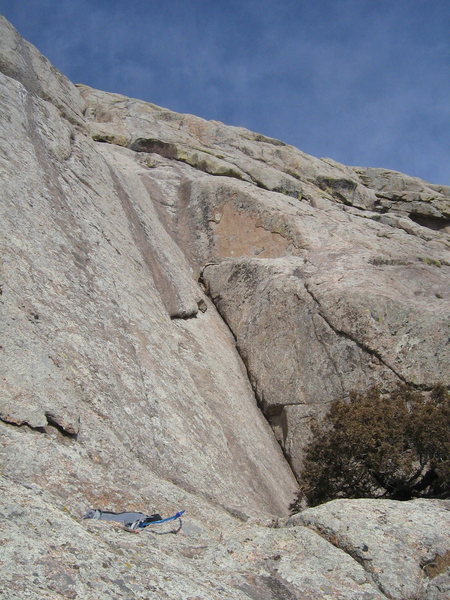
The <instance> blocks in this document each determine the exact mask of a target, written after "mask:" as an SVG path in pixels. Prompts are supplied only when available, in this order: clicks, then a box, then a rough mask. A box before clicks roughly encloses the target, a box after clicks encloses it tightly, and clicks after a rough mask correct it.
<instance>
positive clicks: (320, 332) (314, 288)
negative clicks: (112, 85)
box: [0, 18, 450, 600]
mask: <svg viewBox="0 0 450 600" xmlns="http://www.w3.org/2000/svg"><path fill="white" fill-rule="evenodd" d="M0 92H1V93H0V117H1V118H0V180H1V211H2V212H1V221H0V222H1V225H2V230H3V232H4V238H3V240H2V250H1V256H2V285H1V296H0V302H1V306H2V319H1V338H2V341H1V348H0V352H1V377H2V395H1V398H0V434H1V444H0V452H1V473H0V477H1V479H0V486H1V495H0V510H1V513H2V520H1V524H0V527H1V533H0V536H1V539H0V542H1V545H0V567H1V574H0V595H3V596H2V597H5V598H6V599H7V600H19V598H20V600H22V599H23V598H31V599H32V600H33V599H36V600H37V599H43V598H47V599H49V600H50V599H51V600H55V599H57V598H80V599H86V600H90V599H92V598H96V599H97V598H98V599H102V598H142V599H144V598H170V599H178V598H186V599H188V598H190V599H191V600H193V599H197V600H198V599H199V598H203V599H205V600H206V599H208V600H214V599H215V598H230V599H238V598H239V599H241V598H242V599H248V598H251V599H262V600H280V599H288V600H291V599H294V598H311V599H313V598H314V599H316V598H346V599H347V598H348V599H355V600H357V599H361V598H365V599H367V600H371V599H374V600H375V599H379V598H385V597H395V598H396V597H398V596H396V595H395V594H397V593H400V592H398V590H403V589H404V590H406V591H405V594H406V593H407V594H410V593H411V594H412V593H416V591H417V590H419V591H418V592H417V593H419V592H420V594H421V595H422V596H418V597H423V598H426V599H427V600H434V599H438V600H441V597H442V598H443V596H442V594H445V590H446V586H448V581H447V580H446V579H445V577H446V576H445V574H444V570H445V569H444V567H445V565H446V564H447V562H448V561H447V558H446V556H447V554H446V553H448V552H449V551H450V547H449V546H450V545H449V544H448V539H447V542H445V540H443V538H442V532H443V531H444V527H446V526H447V525H446V523H447V522H448V521H447V515H448V512H446V506H447V505H446V504H445V503H440V502H429V503H427V502H424V503H422V504H421V503H409V504H401V505H400V504H397V503H394V504H385V503H380V504H378V503H377V504H376V505H372V504H370V503H367V501H365V502H366V503H364V502H363V503H361V504H358V503H355V502H348V503H346V502H344V501H342V502H340V503H338V504H335V503H331V504H329V505H327V507H328V508H327V509H326V510H327V511H330V512H329V513H328V512H327V513H326V514H325V513H324V515H323V519H324V521H323V523H324V524H323V527H322V525H321V526H320V527H322V529H324V530H325V529H326V528H327V527H329V529H330V530H331V529H332V528H335V529H336V536H338V534H339V531H340V529H339V528H338V526H337V525H336V522H337V521H338V522H339V527H340V528H342V529H345V528H346V527H348V528H350V529H351V528H352V527H353V518H354V513H355V512H358V511H359V513H360V514H361V515H366V516H367V523H370V522H372V521H373V520H374V519H375V520H376V519H377V515H378V514H379V512H378V511H381V512H383V511H391V512H392V511H393V512H392V514H394V513H395V520H396V521H395V522H396V523H397V522H398V523H401V522H402V519H405V518H406V519H409V518H412V519H413V520H414V523H417V524H418V526H417V531H418V533H417V536H416V538H414V539H411V537H410V536H409V534H408V533H407V531H409V530H408V529H407V528H406V529H404V528H403V527H402V526H401V525H395V526H394V525H393V526H392V527H391V526H390V525H389V527H391V528H390V529H389V531H388V532H387V533H386V536H387V537H388V538H389V540H391V541H392V540H394V541H392V543H390V542H389V543H390V545H389V544H387V545H386V552H388V554H389V553H390V554H389V555H390V556H391V563H393V562H395V560H396V553H397V551H398V549H399V548H402V549H403V548H404V549H405V550H404V552H405V553H406V554H407V555H408V556H411V557H412V558H411V559H408V560H407V561H406V563H405V564H407V568H408V569H410V571H411V573H413V575H412V577H413V580H414V582H415V583H413V585H412V587H407V586H406V587H403V588H402V587H401V585H403V583H402V577H403V576H402V573H400V572H399V573H398V577H397V579H395V577H394V576H393V575H392V573H393V572H394V571H395V569H392V568H391V567H389V566H387V564H385V562H383V561H382V560H381V559H380V558H379V557H378V555H377V556H375V555H374V556H373V561H374V564H375V563H377V565H378V566H377V567H376V568H377V569H378V570H379V571H380V573H378V571H377V577H374V571H373V570H371V569H368V568H367V565H366V564H365V563H363V564H359V562H358V560H359V557H358V556H356V555H355V556H350V555H349V554H348V549H347V547H346V546H344V545H342V547H341V546H340V545H339V544H337V546H338V547H335V546H334V545H333V544H334V541H333V540H330V539H328V538H327V536H325V538H324V536H323V532H322V530H320V531H319V529H320V528H319V527H318V526H317V527H316V525H315V524H314V522H313V521H312V520H311V522H309V521H307V520H306V519H308V518H309V516H308V515H310V514H314V515H315V514H316V513H315V512H313V513H309V512H308V511H306V513H303V515H304V516H301V517H300V518H301V519H303V518H304V519H305V521H301V522H300V521H299V522H298V524H297V525H296V526H295V527H284V523H285V521H283V520H280V518H281V517H283V516H284V517H286V514H287V509H288V505H289V503H290V501H291V500H292V499H293V496H294V493H295V491H296V489H297V484H296V481H295V478H294V476H293V473H292V471H291V468H290V466H289V465H288V463H287V462H286V460H285V458H284V456H283V454H282V451H281V449H280V446H279V444H278V443H277V441H276V439H275V436H274V434H273V431H272V430H271V428H270V426H269V424H268V422H267V420H266V419H265V418H264V416H263V414H262V412H261V411H260V407H261V408H262V409H263V411H264V412H265V414H266V416H267V417H268V418H269V420H270V421H271V423H272V426H273V430H274V431H275V434H276V436H277V438H278V440H279V441H280V442H281V443H282V445H283V446H284V450H285V453H286V454H288V455H289V457H290V458H291V464H292V465H293V467H294V469H298V468H299V467H300V465H301V447H302V444H303V443H304V441H305V439H306V438H307V436H308V426H307V422H308V419H309V418H310V417H312V416H315V415H317V414H320V413H321V412H323V410H324V409H325V407H326V406H327V404H328V403H329V402H330V401H331V400H332V399H334V398H335V397H337V396H341V395H343V394H344V395H345V394H347V393H348V392H349V391H350V390H351V389H364V388H365V387H367V386H368V385H370V384H371V383H381V384H382V385H383V386H384V387H385V388H386V389H389V387H390V386H392V385H395V383H396V382H397V381H398V380H404V381H409V382H411V383H413V384H414V385H416V386H418V387H422V388H427V387H430V386H431V385H432V384H433V383H435V382H437V381H444V380H445V377H448V371H447V370H446V366H447V365H448V345H447V338H448V330H447V329H446V328H447V327H448V321H447V320H446V318H447V316H448V312H449V310H448V309H449V290H448V274H449V264H450V263H449V259H448V244H449V241H448V240H449V238H448V235H447V233H446V231H447V229H446V228H447V227H448V219H449V209H448V204H449V201H448V196H449V194H448V192H449V190H448V188H445V187H442V186H434V185H431V184H427V183H425V182H422V181H420V180H417V179H414V178H409V177H407V176H404V175H401V174H397V173H392V172H387V171H381V170H378V169H363V168H352V167H346V166H344V165H339V164H337V163H335V162H334V161H330V160H327V159H316V158H314V157H310V156H308V155H306V154H303V153H302V152H300V151H299V150H297V149H295V148H293V147H291V146H287V145H285V144H283V143H282V142H279V141H277V140H272V139H269V138H266V137H264V136H261V135H259V134H255V133H252V132H249V131H247V130H245V129H241V128H233V127H227V126H225V125H223V124H221V123H217V122H206V121H203V120H202V119H199V118H197V117H194V116H191V115H179V114H176V113H173V112H171V111H168V110H166V109H162V108H160V107H156V106H154V105H151V104H148V103H144V102H140V101H137V100H131V99H128V98H124V97H123V96H117V95H115V94H107V93H104V92H99V91H96V90H92V89H90V88H87V87H85V86H79V87H78V89H77V88H76V87H75V86H73V85H72V84H71V83H70V82H69V81H68V80H67V79H66V78H65V77H64V76H63V75H61V74H60V73H58V72H57V71H56V70H55V69H54V68H53V67H52V66H51V65H50V64H49V62H48V61H47V60H46V59H45V58H44V57H42V56H41V55H40V53H39V52H38V51H37V50H36V49H35V48H34V47H33V46H31V45H30V44H28V43H27V42H25V41H24V40H23V39H22V38H21V37H20V35H19V34H18V33H17V32H16V31H15V30H14V29H13V28H12V27H11V25H10V24H9V23H7V22H6V21H5V20H4V19H1V18H0ZM200 276H201V283H200V284H199V282H198V279H199V277H200ZM205 292H206V293H205ZM211 298H212V300H213V301H214V303H215V304H213V302H212V301H211ZM216 306H217V308H218V311H217V310H216ZM224 320H225V322H224ZM230 329H231V332H230ZM447 383H448V381H447ZM258 404H259V406H258ZM394 505H395V508H392V507H393V506H394ZM90 507H99V508H104V509H110V510H117V511H120V510H124V509H129V510H138V511H149V512H154V511H159V512H161V513H164V514H169V513H171V512H173V511H175V510H177V509H179V508H185V509H186V510H187V514H188V518H187V519H186V524H185V528H184V533H183V534H179V535H178V536H177V537H175V536H170V535H169V536H161V537H159V536H155V535H152V534H151V533H149V532H145V533H143V534H141V535H140V536H132V535H130V534H127V533H125V532H123V530H121V529H118V528H117V527H115V526H114V525H111V524H105V523H101V522H98V523H97V522H90V521H84V522H81V521H80V517H81V515H82V514H83V513H84V512H85V511H86V509H87V508H90ZM333 507H337V508H333ZM320 508H322V507H320ZM314 510H315V511H319V510H320V509H314ZM333 511H334V512H333ZM391 512H390V513H389V514H391ZM317 514H318V513H317ZM320 514H322V513H320ZM410 515H413V516H412V517H410ZM421 515H422V516H423V518H422V519H421ZM255 517H257V519H255ZM296 518H297V517H296ZM317 518H319V517H317ZM371 519H372V521H371ZM362 520H363V516H361V521H362ZM438 521H439V522H438ZM293 523H294V524H295V522H289V525H292V524H293ZM276 524H278V525H280V526H279V527H274V525H276ZM427 524H428V525H427ZM383 526H384V525H383V524H381V525H380V527H381V531H384V530H383ZM367 527H369V525H368V526H367ZM311 529H315V531H312V530H311ZM338 529H339V531H338ZM367 535H368V536H371V535H375V534H373V533H371V532H370V531H368V532H367ZM408 536H409V537H408ZM395 540H397V541H395ZM330 541H332V542H333V543H330ZM356 542H357V533H356V532H355V534H354V536H353V537H352V538H351V543H355V544H356ZM349 543H350V542H349ZM419 547H420V548H419ZM417 548H419V550H417ZM416 550H417V551H416ZM402 551H403V550H402ZM433 552H434V555H433ZM408 553H409V554H408ZM350 554H351V553H350ZM355 559H356V560H355ZM428 560H434V563H433V564H436V565H438V566H437V567H436V568H434V567H433V568H432V567H427V568H425V567H424V568H423V569H422V570H420V567H421V566H424V565H423V564H422V562H423V561H425V563H426V561H428ZM377 561H378V562H377ZM408 561H409V562H408ZM421 561H422V562H421ZM446 561H447V562H446ZM425 563H424V564H425ZM427 564H428V563H427ZM429 564H432V563H429ZM417 565H419V566H417ZM425 566H426V565H425ZM405 568H406V567H405ZM408 572H409V571H408ZM405 585H406V584H405ZM413 588H414V590H413ZM411 590H413V591H411ZM406 597H408V598H409V597H410V598H411V600H412V599H413V597H414V599H415V600H416V597H415V596H412V595H410V596H405V598H406Z"/></svg>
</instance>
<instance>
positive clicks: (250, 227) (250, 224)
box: [210, 204, 297, 258]
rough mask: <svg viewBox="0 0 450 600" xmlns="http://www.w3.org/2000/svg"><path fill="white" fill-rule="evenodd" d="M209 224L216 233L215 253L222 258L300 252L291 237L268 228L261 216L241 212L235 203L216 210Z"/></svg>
mask: <svg viewBox="0 0 450 600" xmlns="http://www.w3.org/2000/svg"><path fill="white" fill-rule="evenodd" d="M210 226H211V228H212V230H213V232H214V242H215V250H216V254H217V255H218V256H220V257H222V258H237V257H241V256H245V257H254V256H258V257H260V258H278V257H280V256H287V255H291V254H293V255H295V254H297V252H296V250H297V248H296V246H295V244H294V242H293V240H292V239H291V238H290V237H285V236H284V235H283V233H282V232H279V231H271V230H269V229H268V228H266V226H265V225H264V223H263V220H262V219H261V217H257V216H255V215H252V214H249V213H244V212H242V211H239V210H237V209H236V208H235V207H234V206H233V205H232V204H226V205H224V206H223V207H222V209H219V210H216V214H215V218H214V220H212V221H211V222H210Z"/></svg>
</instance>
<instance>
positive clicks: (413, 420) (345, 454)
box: [291, 386, 450, 512]
mask: <svg viewBox="0 0 450 600" xmlns="http://www.w3.org/2000/svg"><path fill="white" fill-rule="evenodd" d="M449 431H450V397H449V394H448V392H447V390H446V389H445V388H444V387H443V386H436V387H435V388H434V389H433V391H432V392H431V393H429V394H424V393H419V392H416V391H413V390H411V389H409V388H407V387H406V386H405V387H399V388H398V389H397V390H396V391H394V392H393V393H391V394H390V395H388V396H383V395H382V394H381V393H380V390H379V389H377V388H372V389H370V390H369V391H368V392H367V393H365V394H364V395H362V394H353V395H352V396H351V398H350V401H344V400H338V401H336V402H334V403H333V404H332V405H331V408H330V411H329V413H328V414H327V416H326V417H325V418H324V420H323V421H321V422H320V423H318V422H316V423H315V424H314V425H313V427H312V441H311V442H310V444H309V445H308V446H307V448H306V452H305V461H304V465H303V469H302V472H301V473H300V482H301V483H300V492H299V493H298V496H297V498H296V500H295V501H294V502H293V504H292V505H291V509H292V510H293V511H294V512H295V511H298V510H300V509H301V508H302V507H304V505H305V504H308V505H310V506H315V505H317V504H321V503H322V502H326V501H328V500H333V499H335V498H391V499H395V500H409V499H411V498H416V497H424V498H447V497H449V496H450V436H449Z"/></svg>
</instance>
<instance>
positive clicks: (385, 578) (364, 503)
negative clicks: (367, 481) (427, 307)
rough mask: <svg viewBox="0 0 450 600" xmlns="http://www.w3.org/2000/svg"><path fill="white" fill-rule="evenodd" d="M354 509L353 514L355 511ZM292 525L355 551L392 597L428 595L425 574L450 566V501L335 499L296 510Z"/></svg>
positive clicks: (381, 588) (440, 570)
mask: <svg viewBox="0 0 450 600" xmlns="http://www.w3.org/2000/svg"><path fill="white" fill-rule="evenodd" d="M350 514H351V519H349V515H350ZM288 524H289V525H297V526H298V525H305V526H307V527H310V528H311V529H313V530H314V531H316V532H317V533H319V534H320V535H321V536H323V537H324V538H325V539H327V540H328V541H329V542H331V543H332V544H333V545H334V546H336V547H337V548H341V549H342V550H344V551H345V552H347V553H348V554H349V555H350V556H352V557H353V558H354V559H355V560H356V561H357V562H358V563H359V564H361V565H364V568H365V570H366V571H367V572H368V573H370V574H371V576H372V579H373V581H374V583H375V584H376V585H377V587H378V588H379V589H380V590H381V592H383V593H384V594H386V595H387V596H388V597H389V598H393V599H395V600H403V599H404V598H423V597H427V598H428V597H429V596H430V594H431V597H432V594H434V593H435V592H434V591H433V592H432V588H435V587H436V586H435V585H433V586H431V587H430V590H429V592H430V594H428V595H427V593H426V587H427V584H428V580H427V578H426V577H424V574H426V575H429V576H431V575H432V576H433V578H434V577H437V576H440V577H441V580H440V584H439V585H440V586H441V587H442V584H443V583H442V582H443V579H442V578H443V575H442V573H445V572H446V571H447V570H448V567H449V565H450V553H449V552H448V540H449V539H450V501H443V500H429V501H428V500H414V501H411V502H406V503H401V502H395V501H393V500H383V501H382V502H378V501H377V500H345V501H342V500H335V501H333V502H328V503H327V504H323V505H322V506H319V507H316V508H310V509H307V510H305V511H303V512H302V513H299V514H297V515H294V516H293V517H291V518H290V519H289V520H288Z"/></svg>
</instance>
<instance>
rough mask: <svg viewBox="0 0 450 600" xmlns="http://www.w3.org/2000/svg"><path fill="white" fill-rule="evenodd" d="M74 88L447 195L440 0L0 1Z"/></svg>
mask: <svg viewBox="0 0 450 600" xmlns="http://www.w3.org/2000/svg"><path fill="white" fill-rule="evenodd" d="M0 13H1V14H3V15H4V16H6V18H8V19H9V20H10V21H11V22H12V23H13V25H14V26H15V27H16V28H17V29H18V30H19V32H20V33H21V34H22V35H23V36H24V37H25V38H26V39H28V40H29V41H31V42H32V43H33V44H34V45H35V46H37V47H38V48H39V50H40V51H41V52H42V53H43V54H45V55H46V56H47V57H48V58H49V59H50V60H51V61H52V63H53V64H54V65H55V66H56V67H57V68H58V69H60V70H61V71H62V72H63V73H64V74H65V75H67V76H68V77H69V79H71V80H72V81H74V82H77V83H78V82H81V83H86V84H88V85H91V86H93V87H96V88H99V89H103V90H107V91H112V92H118V93H121V94H125V95H127V96H131V97H135V98H141V99H143V100H147V101H149V102H153V103H155V104H159V105H161V106H165V107H168V108H170V109H172V110H176V111H179V112H187V113H193V114H196V115H199V116H201V117H204V118H206V119H217V120H219V121H223V122H224V123H226V124H229V125H240V126H243V127H247V128H248V129H251V130H253V131H258V132H261V133H264V134H265V135H268V136H272V137H275V138H278V139H281V140H283V141H285V142H288V143H290V144H293V145H294V146H297V147H298V148H300V149H301V150H303V151H305V152H308V153H310V154H313V155H315V156H326V157H330V158H333V159H335V160H337V161H339V162H343V163H346V164H350V165H363V166H373V167H385V168H390V169H394V170H398V171H403V172H405V173H408V174H411V175H416V176H418V177H422V178H424V179H427V180H428V181H432V182H434V183H441V184H447V185H450V156H449V140H450V94H449V87H450V85H449V82H450V57H449V42H448V40H449V37H450V36H449V29H450V2H449V1H448V0H334V1H332V0H278V1H276V0H240V1H237V0H159V1H155V0H0Z"/></svg>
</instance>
